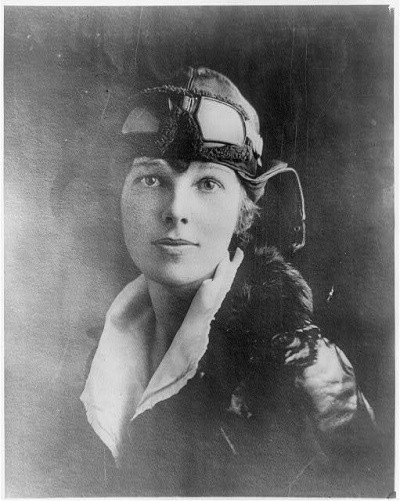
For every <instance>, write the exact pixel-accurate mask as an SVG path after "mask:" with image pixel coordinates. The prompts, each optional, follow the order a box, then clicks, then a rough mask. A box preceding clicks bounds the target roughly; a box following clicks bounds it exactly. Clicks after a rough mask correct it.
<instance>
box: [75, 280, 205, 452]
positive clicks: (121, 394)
mask: <svg viewBox="0 0 400 501" xmlns="http://www.w3.org/2000/svg"><path fill="white" fill-rule="evenodd" d="M214 313H215V312H214ZM211 320H212V316H211V317H210V316H209V315H204V314H200V313H198V312H196V311H190V312H189V313H188V315H186V318H185V320H184V322H183V323H182V325H181V327H180V329H179V330H178V332H177V333H176V335H175V337H174V340H173V342H172V344H171V346H170V347H169V349H168V351H167V353H166V354H165V355H164V358H163V359H162V361H161V363H160V365H159V366H158V368H157V370H156V371H155V373H154V374H153V376H152V377H151V379H150V381H149V382H148V384H147V380H146V372H147V371H146V367H147V357H148V356H149V350H150V348H149V340H148V339H146V336H145V332H146V331H148V329H146V326H148V325H149V323H150V322H154V311H153V307H152V304H151V300H150V296H149V293H148V289H147V284H146V280H145V278H144V276H143V275H141V276H139V277H138V278H137V279H136V280H134V281H133V282H131V283H129V284H128V285H127V286H126V287H125V288H124V289H123V290H122V291H121V292H120V294H119V295H118V296H117V297H116V299H115V300H114V302H113V303H112V305H111V307H110V309H109V311H108V312H107V315H106V322H105V325H104V330H103V334H102V336H101V339H100V342H99V345H98V348H97V351H96V354H95V357H94V359H93V362H92V366H91V369H90V373H89V376H88V378H87V380H86V385H85V389H84V391H83V393H82V395H81V400H82V402H83V404H84V406H85V408H86V413H87V419H88V421H89V423H90V424H91V426H92V427H93V429H94V430H95V432H96V433H97V434H98V436H99V437H100V438H101V440H102V441H103V442H104V443H105V444H106V445H107V447H108V448H109V449H110V450H111V452H112V454H113V456H114V457H115V458H116V460H117V462H118V458H120V457H121V456H122V454H123V445H124V443H125V442H126V440H125V438H126V435H127V433H128V429H129V422H130V421H132V420H133V419H135V417H136V416H138V415H139V414H141V413H142V412H144V411H146V410H148V409H151V408H152V407H153V406H154V405H156V404H157V402H160V401H162V400H166V399H168V398H170V397H171V396H173V395H175V394H176V393H178V392H179V391H180V390H181V389H182V388H183V387H184V386H185V385H186V383H187V382H188V380H189V379H191V378H192V377H193V376H194V375H195V374H196V370H197V367H198V363H199V361H200V359H201V358H202V356H203V355H204V353H205V351H206V349H207V345H208V334H209V330H210V323H211Z"/></svg>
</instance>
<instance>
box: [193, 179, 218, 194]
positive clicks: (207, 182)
mask: <svg viewBox="0 0 400 501" xmlns="http://www.w3.org/2000/svg"><path fill="white" fill-rule="evenodd" d="M198 186H199V188H200V190H203V191H215V190H217V189H218V188H221V185H220V184H219V183H218V182H217V181H215V179H210V178H205V179H202V180H201V181H199V183H198Z"/></svg>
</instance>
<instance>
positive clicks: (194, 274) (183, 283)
mask: <svg viewBox="0 0 400 501" xmlns="http://www.w3.org/2000/svg"><path fill="white" fill-rule="evenodd" d="M213 274H214V269H212V270H210V269H208V270H193V268H191V269H188V270H185V269H181V270H177V269H172V270H171V269H165V268H164V269H163V270H148V271H144V275H145V277H146V279H148V280H149V279H150V280H152V281H153V282H157V283H159V284H161V285H163V286H165V287H168V288H171V289H179V290H188V291H193V290H197V289H198V288H199V287H200V285H201V284H202V283H203V282H204V280H206V279H208V278H211V277H212V276H213Z"/></svg>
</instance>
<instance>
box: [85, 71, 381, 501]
mask: <svg viewBox="0 0 400 501" xmlns="http://www.w3.org/2000/svg"><path fill="white" fill-rule="evenodd" d="M136 99H138V97H136ZM123 133H124V134H126V135H127V137H128V138H129V139H130V140H133V139H135V141H138V138H139V140H140V141H139V142H140V154H139V155H138V156H137V158H135V160H134V161H133V166H132V170H131V172H130V174H129V175H128V176H127V179H126V181H125V185H124V188H123V193H122V204H121V207H122V219H123V230H124V236H125V241H126V244H127V248H128V250H129V253H130V255H131V257H132V259H133V261H134V263H135V264H136V266H137V267H138V269H139V270H140V271H141V273H142V274H141V275H140V276H139V278H137V279H136V280H134V281H133V282H131V283H129V284H128V285H127V286H126V287H125V288H124V289H123V291H122V292H121V293H120V294H119V295H118V296H117V298H116V299H115V301H114V302H113V304H112V305H111V308H110V310H109V311H108V313H107V317H106V323H105V327H104V331H103V334H102V337H101V340H100V343H99V346H98V349H97V352H96V354H95V357H94V359H93V363H92V366H91V370H90V373H89V376H88V379H87V382H86V386H85V390H84V392H83V394H82V396H81V399H82V401H83V403H84V405H85V407H86V411H87V417H88V420H89V422H90V424H91V425H92V427H93V429H94V430H95V432H96V433H97V435H98V436H99V437H100V438H101V440H102V441H103V442H104V443H105V444H106V446H107V448H108V449H109V450H110V451H111V453H112V455H113V457H114V460H115V465H116V466H115V468H112V467H111V468H110V467H109V468H108V470H107V477H108V478H109V479H110V478H113V479H114V480H113V481H114V482H115V485H116V486H118V489H119V491H118V492H119V493H121V494H126V495H290V494H303V495H307V494H319V495H335V494H336V495H340V494H342V495H343V494H345V495H355V494H354V492H353V491H351V487H350V486H351V485H352V482H353V483H354V481H355V480H354V479H355V477H354V475H355V473H354V470H353V469H354V465H355V462H354V461H353V462H352V461H351V459H350V458H349V459H348V461H347V462H344V456H345V455H346V454H347V455H348V456H349V457H353V458H354V457H355V454H356V450H357V449H358V450H360V448H361V449H362V448H363V447H365V446H367V445H368V441H370V440H371V432H372V431H373V430H374V426H375V425H374V416H373V411H372V410H371V408H370V407H369V405H368V403H367V401H366V399H365V398H364V396H363V395H362V393H361V392H360V390H359V389H358V386H357V383H356V380H355V375H354V371H353V368H352V366H351V364H350V363H349V361H348V360H347V358H346V357H345V355H344V354H343V353H342V352H341V351H340V350H339V348H337V347H336V346H335V345H333V344H332V343H329V341H327V340H326V339H325V338H324V337H322V335H321V333H320V331H319V329H318V327H317V326H315V325H314V324H313V323H312V319H311V317H312V296H311V292H310V289H309V287H308V285H307V284H306V283H305V281H304V280H303V278H302V277H301V275H300V274H299V273H298V272H297V271H296V270H295V269H293V268H292V267H291V266H290V265H289V264H287V263H285V262H284V260H283V259H282V258H281V256H279V254H278V253H277V252H276V251H275V250H274V249H271V248H268V247H266V246H261V247H260V248H258V250H255V249H254V248H252V247H251V244H249V245H248V246H247V247H246V248H245V254H246V261H247V266H244V265H242V266H241V262H242V259H243V251H242V250H241V249H240V248H239V247H236V246H237V244H238V242H239V243H241V244H240V245H242V246H243V247H245V245H243V242H244V241H245V240H246V238H245V236H246V234H247V232H248V230H249V228H250V226H251V224H252V221H253V219H254V217H255V216H256V214H257V210H258V209H257V205H256V202H257V201H258V200H259V199H260V198H261V196H262V194H263V192H264V188H265V184H266V182H267V180H268V179H269V178H270V177H272V176H273V175H275V174H276V173H281V172H287V171H290V170H289V169H288V168H287V167H286V165H285V164H282V163H277V164H276V165H275V166H274V167H273V168H272V169H269V170H266V169H263V167H262V163H261V153H262V140H261V137H260V136H259V121H258V117H257V113H256V112H255V110H254V108H253V107H252V106H251V105H250V104H249V103H248V102H247V101H246V100H245V99H244V97H243V96H242V95H241V94H240V92H239V90H238V89H237V88H236V87H235V86H234V84H233V83H232V82H231V81H230V80H229V79H227V78H226V77H224V76H223V75H221V74H219V73H217V72H215V71H212V70H209V69H207V68H197V69H193V68H188V69H184V70H182V71H180V72H179V73H178V74H177V76H176V77H175V79H174V80H173V81H172V82H170V83H168V84H167V85H163V86H160V87H156V88H152V89H146V90H145V91H143V92H142V93H140V95H139V101H138V102H135V106H134V109H133V110H132V112H131V113H130V115H129V116H128V118H127V120H126V122H125V124H124V126H123ZM137 148H138V145H137ZM292 173H293V172H292ZM348 453H349V454H348ZM339 456H341V460H340V461H337V460H336V459H337V458H338V457H339ZM363 457H364V456H363ZM335 458H336V459H335ZM356 462H358V463H359V465H360V464H361V466H359V471H361V472H362V471H363V468H365V471H367V468H368V467H369V466H368V464H367V463H366V464H365V465H363V462H362V461H361V459H360V456H357V460H356ZM333 465H336V466H335V468H336V469H337V468H339V467H340V466H343V465H345V467H344V468H343V469H342V470H341V473H340V475H341V478H342V482H343V481H344V480H343V478H345V477H346V475H347V476H348V478H349V481H348V482H347V483H346V482H345V485H344V486H340V485H336V483H335V482H336V480H337V477H336V476H335V475H334V473H333V471H334V470H333V469H332V467H333ZM338 465H339V466H338ZM349 465H352V466H349ZM335 471H336V470H335ZM322 472H323V475H322ZM111 473H113V474H112V475H111ZM358 488H359V487H357V489H358ZM357 492H359V491H357Z"/></svg>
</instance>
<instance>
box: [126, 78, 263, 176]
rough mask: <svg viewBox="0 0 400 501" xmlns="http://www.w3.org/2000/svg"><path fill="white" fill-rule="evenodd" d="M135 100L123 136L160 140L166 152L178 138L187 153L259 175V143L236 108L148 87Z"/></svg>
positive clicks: (187, 93)
mask: <svg viewBox="0 0 400 501" xmlns="http://www.w3.org/2000/svg"><path fill="white" fill-rule="evenodd" d="M139 98H141V101H142V102H141V103H140V104H138V106H137V107H135V108H134V109H133V110H132V111H131V112H130V114H129V116H128V118H127V119H126V121H125V123H124V126H123V129H122V132H123V133H124V134H130V133H131V134H152V135H155V136H158V141H157V144H158V146H160V145H161V146H164V149H165V150H167V149H168V147H169V146H170V145H171V144H172V143H173V141H174V140H178V137H179V141H180V142H181V143H182V142H183V143H184V144H185V148H186V150H188V149H189V151H186V155H192V157H193V158H196V157H198V158H201V159H204V160H210V161H217V162H219V163H223V164H225V165H228V166H229V167H231V168H233V169H235V170H237V171H241V172H243V173H244V174H247V175H249V176H250V177H251V178H253V179H254V178H256V177H257V174H258V172H259V170H260V167H261V154H262V146H263V141H262V138H261V136H260V135H259V134H258V133H257V132H256V131H255V130H254V129H253V127H252V126H251V124H250V121H249V120H248V119H247V117H246V113H245V112H244V110H243V109H242V108H241V107H240V106H237V105H235V104H233V103H230V102H228V101H226V100H222V99H218V98H217V97H210V96H206V95H201V94H197V93H193V92H191V91H187V90H186V89H180V88H173V89H171V86H168V87H167V86H166V88H163V87H161V88H155V89H147V90H145V91H142V92H141V93H140V95H139ZM182 136H186V138H185V141H182ZM164 153H166V151H164Z"/></svg>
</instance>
